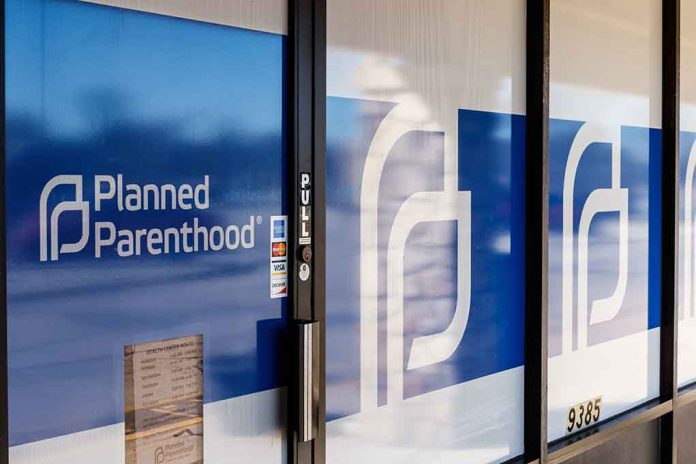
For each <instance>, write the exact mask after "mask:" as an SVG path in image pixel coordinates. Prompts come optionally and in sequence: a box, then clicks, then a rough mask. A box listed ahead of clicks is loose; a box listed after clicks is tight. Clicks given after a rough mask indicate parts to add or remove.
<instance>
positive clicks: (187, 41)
mask: <svg viewBox="0 0 696 464" xmlns="http://www.w3.org/2000/svg"><path fill="white" fill-rule="evenodd" d="M95 3H103V4H109V3H112V4H118V7H113V6H109V5H103V4H95ZM171 3H176V5H172V4H170V2H156V1H118V2H116V1H113V2H109V1H103V2H94V3H87V2H81V1H66V0H7V1H6V2H5V15H6V23H5V26H6V36H5V45H6V76H5V79H6V80H5V82H6V94H7V102H6V112H7V129H6V139H7V147H6V154H7V155H6V165H5V170H6V173H7V188H6V201H7V203H6V207H7V218H8V221H7V255H8V259H7V288H8V307H7V317H8V356H9V360H8V372H9V440H10V443H9V444H10V463H11V464H64V463H67V462H70V463H72V464H87V463H89V464H92V463H95V462H98V463H103V464H123V463H126V464H170V463H172V464H194V463H196V464H197V463H203V462H205V463H206V464H213V463H227V462H235V463H244V462H247V463H252V462H253V463H256V462H265V463H281V462H284V461H285V457H286V454H287V452H286V440H285V425H284V424H285V419H284V416H285V409H286V406H285V401H286V400H285V396H286V393H285V386H286V372H285V366H286V365H287V362H286V360H285V358H284V356H285V353H286V352H287V351H286V350H284V349H283V345H284V344H285V335H286V326H287V324H288V322H289V321H288V314H287V308H286V298H285V297H286V296H287V288H288V276H287V254H286V249H287V243H286V242H287V230H288V224H287V220H286V217H285V216H284V214H286V212H285V210H284V207H285V206H284V205H285V203H284V192H285V190H284V185H285V181H284V179H285V175H286V160H285V154H286V147H285V137H286V134H285V116H284V94H285V90H284V88H285V84H284V69H283V68H284V66H285V49H284V43H285V37H284V34H285V32H286V31H285V29H286V5H285V2H284V1H283V0H273V1H267V2H252V3H249V4H248V5H247V4H246V3H245V4H242V3H241V2H238V3H235V4H234V5H232V4H228V3H227V2H188V4H187V5H188V6H181V5H184V3H182V2H171ZM223 3H224V5H223ZM230 3H231V2H230ZM130 7H134V8H135V9H129V8H130ZM232 457H233V458H232Z"/></svg>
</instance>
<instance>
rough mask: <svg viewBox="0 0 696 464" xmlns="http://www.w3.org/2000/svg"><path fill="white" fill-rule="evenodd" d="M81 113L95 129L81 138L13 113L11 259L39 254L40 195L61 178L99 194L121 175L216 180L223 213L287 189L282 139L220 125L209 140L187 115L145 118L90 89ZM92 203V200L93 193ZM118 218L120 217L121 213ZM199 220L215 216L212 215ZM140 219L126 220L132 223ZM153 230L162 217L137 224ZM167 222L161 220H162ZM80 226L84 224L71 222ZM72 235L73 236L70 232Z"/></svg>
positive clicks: (215, 197)
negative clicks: (98, 177)
mask: <svg viewBox="0 0 696 464" xmlns="http://www.w3.org/2000/svg"><path fill="white" fill-rule="evenodd" d="M78 108H79V111H80V115H84V118H85V120H86V121H88V124H86V125H85V126H84V128H83V129H82V130H81V131H80V132H78V133H71V134H68V133H66V132H64V131H60V130H56V129H55V127H53V126H52V125H51V122H50V121H43V120H41V119H40V118H39V117H36V116H34V115H30V114H29V113H26V112H21V111H19V110H13V109H11V108H10V109H9V110H8V114H7V170H8V174H9V175H8V176H7V195H8V225H9V227H8V233H9V240H10V243H11V244H13V247H12V248H11V249H10V253H11V255H15V256H20V255H21V256H33V255H34V254H35V251H36V250H35V246H34V245H35V241H36V240H37V238H36V237H34V235H36V234H33V233H29V232H28V231H30V230H33V229H34V228H37V223H38V217H37V216H36V211H37V208H38V205H37V201H38V198H39V194H40V189H41V188H42V187H43V185H44V184H45V183H46V181H48V180H49V179H50V178H52V177H53V176H55V175H58V174H66V173H81V174H83V175H85V176H86V177H85V188H86V189H87V191H88V192H90V191H91V189H92V176H93V175H94V174H108V175H116V174H118V173H122V174H123V175H124V182H135V183H157V184H162V183H173V184H175V185H178V184H181V183H191V182H200V181H201V180H202V178H203V175H204V174H210V175H211V202H212V203H213V205H215V206H216V207H215V208H211V209H215V210H216V211H218V213H217V215H218V216H219V215H221V214H222V213H223V212H225V211H227V212H229V211H230V210H234V209H235V208H236V207H243V206H244V203H246V204H249V203H250V202H256V203H259V202H261V203H268V202H269V201H273V200H274V199H275V200H276V201H278V199H280V198H281V195H282V188H283V182H284V179H283V174H282V172H283V163H284V158H283V153H284V152H285V147H284V146H283V143H284V141H283V135H282V134H281V133H280V132H277V133H267V134H260V133H255V132H252V131H253V129H254V128H250V127H248V124H245V123H244V122H243V121H241V122H236V121H220V127H223V128H224V129H222V130H219V131H218V132H217V133H214V134H213V135H212V136H209V137H207V138H205V139H193V138H191V137H188V136H187V135H186V134H187V118H186V116H185V115H184V116H179V115H171V116H167V117H166V118H156V117H144V116H141V111H140V108H138V105H137V103H135V102H131V101H129V100H127V98H126V97H125V96H124V95H122V94H119V93H118V92H115V91H113V90H110V89H91V90H89V91H87V92H85V93H84V94H83V97H82V98H81V99H80V101H79V104H78ZM87 197H88V198H91V194H90V193H88V194H87ZM114 214H116V213H115V212H114ZM196 214H197V215H198V216H199V217H202V218H205V217H208V218H209V219H210V220H211V221H212V220H214V219H215V218H214V217H212V216H211V215H212V214H214V213H211V211H196ZM166 216H167V221H171V222H173V223H174V224H176V222H177V221H179V220H180V221H181V222H183V221H185V220H189V219H190V217H191V212H190V211H189V212H186V211H180V210H172V211H167V212H166ZM133 218H134V216H133V215H132V214H131V215H123V217H122V218H120V221H121V222H122V223H123V224H124V225H129V221H133V220H134V219H133ZM135 220H136V221H137V224H140V225H143V226H144V225H147V223H148V221H150V222H153V221H155V222H156V221H158V219H157V217H156V215H155V214H151V215H150V216H149V217H141V218H137V219H135ZM159 221H160V222H161V217H160V219H159ZM65 225H66V226H68V227H77V224H67V223H66V224H65ZM67 233H70V231H68V232H67Z"/></svg>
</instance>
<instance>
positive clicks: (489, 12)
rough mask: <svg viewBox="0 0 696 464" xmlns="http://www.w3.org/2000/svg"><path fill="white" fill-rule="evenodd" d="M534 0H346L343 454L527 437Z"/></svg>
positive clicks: (359, 457) (333, 412)
mask: <svg viewBox="0 0 696 464" xmlns="http://www.w3.org/2000/svg"><path fill="white" fill-rule="evenodd" d="M524 38H525V11H524V2H519V1H517V0H467V1H464V0H447V1H435V2H433V1H431V0H420V1H411V2H403V1H395V0H380V1H371V0H357V1H356V0H329V1H328V70H327V77H328V103H327V104H328V108H327V144H328V146H327V151H328V152H327V185H328V195H327V203H328V210H327V253H328V263H327V269H328V271H327V301H328V303H327V337H326V339H327V416H328V420H329V423H328V424H327V459H328V460H329V462H331V463H340V462H346V463H355V462H364V463H385V462H389V463H421V462H452V463H460V462H467V463H477V462H500V461H503V460H505V459H508V458H510V457H514V456H515V455H517V454H519V453H521V452H522V436H523V433H522V418H523V362H524V342H523V340H524V277H523V276H524V273H523V266H524V261H523V258H524V184H523V182H524V120H523V116H522V114H523V112H524V107H525V105H524V95H525V87H524V74H525V56H524V53H525V46H524V43H525V42H524Z"/></svg>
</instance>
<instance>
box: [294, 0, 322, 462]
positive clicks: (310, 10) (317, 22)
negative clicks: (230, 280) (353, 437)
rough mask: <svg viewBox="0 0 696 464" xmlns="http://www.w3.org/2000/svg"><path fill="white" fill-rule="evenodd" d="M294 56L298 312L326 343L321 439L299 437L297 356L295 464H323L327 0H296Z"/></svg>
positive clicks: (316, 385)
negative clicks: (307, 235) (307, 210)
mask: <svg viewBox="0 0 696 464" xmlns="http://www.w3.org/2000/svg"><path fill="white" fill-rule="evenodd" d="M287 53H288V67H287V85H288V89H287V90H288V91H287V94H288V105H287V107H288V124H289V129H288V141H289V145H288V158H289V170H288V189H289V192H288V193H289V195H288V199H289V214H290V221H289V223H290V227H289V230H290V234H289V235H290V236H289V244H290V246H288V255H289V265H290V288H289V290H290V292H289V304H290V308H291V309H290V314H291V315H292V318H293V320H294V321H295V323H299V322H305V321H312V322H318V324H319V331H318V335H319V337H318V338H319V340H318V343H316V344H315V349H314V350H313V351H312V370H313V373H314V375H313V376H312V378H313V381H312V387H311V388H312V394H313V398H314V402H315V408H314V411H313V422H314V425H313V427H314V433H315V437H314V439H313V440H311V441H305V442H303V441H301V440H300V438H299V435H298V424H299V421H300V414H299V404H300V395H302V394H303V392H302V389H303V386H302V385H301V378H300V377H301V376H300V372H299V369H300V366H299V364H300V362H299V359H296V357H294V356H293V355H292V354H291V355H290V357H291V358H292V359H290V364H291V366H294V367H293V368H291V370H290V371H291V375H290V379H289V395H288V419H289V423H288V462H289V463H291V464H323V463H324V462H325V454H326V452H325V447H326V433H325V429H326V412H325V411H326V395H325V391H326V380H325V378H326V375H325V350H326V348H325V347H326V342H325V339H326V337H325V334H326V327H325V314H326V290H325V276H326V269H325V266H326V264H325V263H326V186H325V183H326V0H289V2H288V43H287ZM305 174H309V175H310V176H311V193H310V196H311V215H310V217H311V244H310V245H300V244H299V242H298V239H299V237H300V233H301V228H302V221H303V219H302V217H301V215H302V214H303V210H302V204H301V198H300V195H301V192H300V182H301V179H302V176H303V175H305ZM305 225H306V224H305ZM307 247H310V249H311V260H310V261H309V266H310V268H311V274H310V277H309V279H307V280H305V281H303V280H302V279H301V278H300V277H299V276H300V272H299V268H300V266H301V265H302V264H303V263H305V261H306V257H304V258H303V256H302V254H303V252H306V249H307ZM305 264H306V263H305ZM291 338H292V339H293V341H292V342H291V344H292V345H293V346H292V348H291V350H290V351H289V353H293V354H294V353H299V348H300V346H299V340H297V338H293V337H291Z"/></svg>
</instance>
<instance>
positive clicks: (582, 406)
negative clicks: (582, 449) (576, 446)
mask: <svg viewBox="0 0 696 464" xmlns="http://www.w3.org/2000/svg"><path fill="white" fill-rule="evenodd" d="M601 414H602V397H601V396H598V397H596V398H593V399H591V400H588V401H583V402H582V403H578V404H576V405H575V406H573V407H571V408H570V409H569V410H568V423H567V425H566V431H567V432H568V433H571V432H573V431H574V430H580V429H581V428H583V427H587V426H588V425H591V424H594V423H596V422H597V421H599V417H600V416H601Z"/></svg>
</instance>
